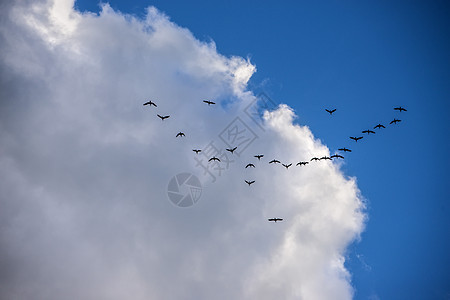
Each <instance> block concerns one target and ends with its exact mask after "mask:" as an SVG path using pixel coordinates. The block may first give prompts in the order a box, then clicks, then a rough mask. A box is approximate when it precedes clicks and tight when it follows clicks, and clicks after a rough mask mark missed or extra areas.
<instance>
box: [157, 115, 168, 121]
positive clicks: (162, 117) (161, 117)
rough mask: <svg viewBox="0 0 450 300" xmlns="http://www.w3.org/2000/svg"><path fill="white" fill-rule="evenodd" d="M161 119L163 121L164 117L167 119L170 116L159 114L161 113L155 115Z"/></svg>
mask: <svg viewBox="0 0 450 300" xmlns="http://www.w3.org/2000/svg"><path fill="white" fill-rule="evenodd" d="M157 116H158V117H159V118H160V119H161V120H162V121H164V119H167V118H168V117H170V116H161V115H157Z"/></svg>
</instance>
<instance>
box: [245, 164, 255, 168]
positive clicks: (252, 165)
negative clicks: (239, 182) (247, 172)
mask: <svg viewBox="0 0 450 300" xmlns="http://www.w3.org/2000/svg"><path fill="white" fill-rule="evenodd" d="M248 167H253V168H254V167H255V165H254V164H248V165H246V166H245V168H246V169H247V168H248Z"/></svg>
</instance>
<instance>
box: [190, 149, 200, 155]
mask: <svg viewBox="0 0 450 300" xmlns="http://www.w3.org/2000/svg"><path fill="white" fill-rule="evenodd" d="M192 151H194V152H195V153H197V154H198V153H199V152H202V150H200V149H192Z"/></svg>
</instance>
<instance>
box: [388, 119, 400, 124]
mask: <svg viewBox="0 0 450 300" xmlns="http://www.w3.org/2000/svg"><path fill="white" fill-rule="evenodd" d="M401 121H402V120H398V119H394V120H392V121H391V123H389V124H392V123H394V124H397V123H398V122H401Z"/></svg>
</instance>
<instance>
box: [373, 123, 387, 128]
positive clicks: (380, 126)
mask: <svg viewBox="0 0 450 300" xmlns="http://www.w3.org/2000/svg"><path fill="white" fill-rule="evenodd" d="M375 128H386V127H384V125H381V124H378V125H377V126H375V127H374V128H373V129H375Z"/></svg>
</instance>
